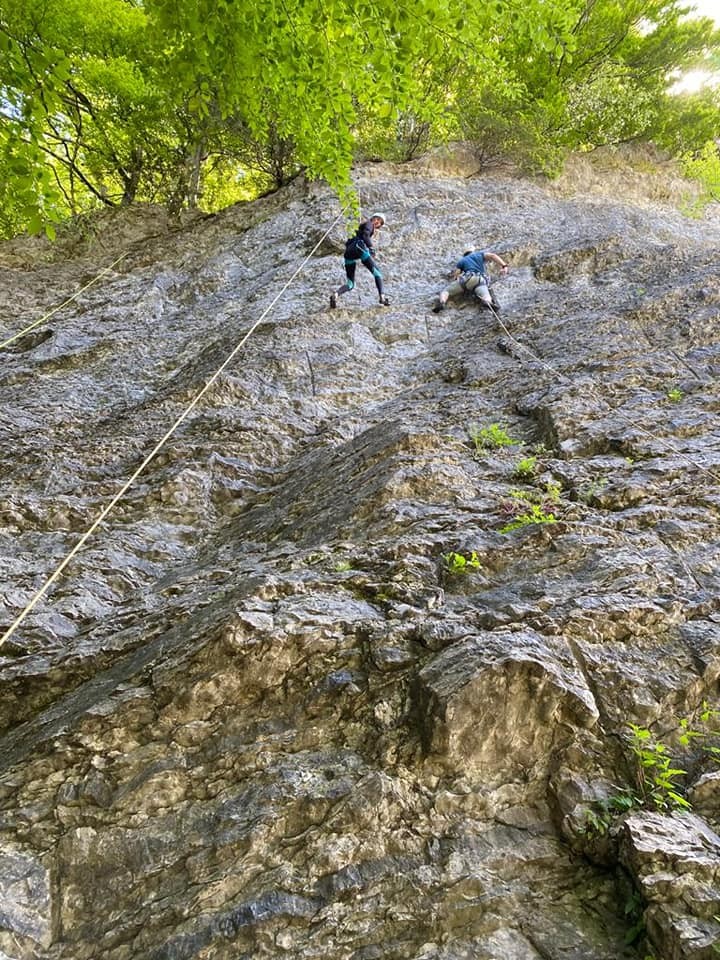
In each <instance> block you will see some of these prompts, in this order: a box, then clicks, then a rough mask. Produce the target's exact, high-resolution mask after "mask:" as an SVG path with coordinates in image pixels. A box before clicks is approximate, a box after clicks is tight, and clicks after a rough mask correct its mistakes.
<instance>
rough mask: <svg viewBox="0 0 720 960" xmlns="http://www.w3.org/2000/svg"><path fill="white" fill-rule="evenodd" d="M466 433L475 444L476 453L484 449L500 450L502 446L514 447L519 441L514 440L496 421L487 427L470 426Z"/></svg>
mask: <svg viewBox="0 0 720 960" xmlns="http://www.w3.org/2000/svg"><path fill="white" fill-rule="evenodd" d="M468 433H469V435H470V439H471V440H472V442H473V443H474V444H475V452H476V453H483V452H484V451H486V450H500V449H502V448H503V447H514V446H516V445H517V444H518V443H520V441H519V440H514V439H513V438H512V437H511V436H510V435H509V434H508V433H507V432H506V431H505V430H504V429H503V427H501V426H500V425H499V424H497V423H491V424H490V426H489V427H477V426H471V427H470V428H469V430H468Z"/></svg>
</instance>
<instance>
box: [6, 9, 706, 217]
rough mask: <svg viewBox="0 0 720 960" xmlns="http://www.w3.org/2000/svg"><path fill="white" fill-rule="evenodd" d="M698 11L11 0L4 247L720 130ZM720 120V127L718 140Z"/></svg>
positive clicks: (550, 163)
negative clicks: (363, 169) (691, 85)
mask: <svg viewBox="0 0 720 960" xmlns="http://www.w3.org/2000/svg"><path fill="white" fill-rule="evenodd" d="M685 9H686V8H685V7H684V5H683V3H682V0H553V2H552V3H549V2H547V0H493V2H491V3H489V4H476V5H470V6H468V5H467V4H460V3H459V0H414V2H413V3H412V4H409V3H407V2H406V0H373V2H372V3H370V4H365V5H357V4H347V3H346V2H345V0H3V5H2V8H0V173H1V174H2V175H3V176H4V178H5V182H6V183H8V184H9V185H10V187H11V189H10V190H7V191H5V196H4V198H3V200H2V201H0V230H1V231H2V232H3V233H4V234H6V235H7V234H11V233H13V232H15V231H16V230H18V229H20V228H22V227H28V228H30V229H33V230H37V229H39V228H41V227H42V226H45V227H46V228H47V229H48V230H49V232H51V231H52V226H51V224H52V222H53V221H54V220H58V219H60V218H62V217H64V216H67V215H68V214H73V213H78V212H83V211H86V210H88V209H91V208H92V207H93V206H101V205H102V206H115V205H119V204H123V203H125V204H127V203H131V202H133V201H136V200H143V201H155V202H161V203H164V204H167V205H168V206H169V207H170V209H173V210H179V209H180V208H181V207H183V206H194V205H197V204H200V205H203V206H205V208H212V209H215V208H217V207H218V206H220V205H222V204H224V203H228V202H232V201H233V200H235V199H238V198H240V197H245V196H251V195H253V194H257V193H258V192H262V191H264V190H267V189H271V188H273V187H276V186H278V185H281V184H283V183H286V182H288V180H290V179H291V178H292V177H294V176H296V175H297V174H298V173H299V172H304V173H305V174H306V175H308V176H310V177H320V178H324V179H326V180H327V181H328V182H329V183H330V184H332V185H333V186H334V187H335V188H336V189H337V190H338V191H339V192H340V193H341V195H343V196H346V197H350V196H351V189H350V187H351V177H350V171H351V166H352V162H353V160H354V158H356V157H362V156H365V157H367V156H371V157H376V156H377V157H381V158H391V159H398V160H404V159H409V158H411V157H414V156H417V155H418V154H419V153H421V152H423V151H424V150H426V149H428V148H429V147H431V146H433V145H435V144H437V143H441V142H443V141H446V140H448V139H451V138H456V137H463V138H465V139H469V140H472V141H474V142H475V143H476V144H477V149H478V153H479V155H480V156H482V157H484V158H495V157H501V156H502V157H508V156H509V157H511V158H512V159H513V160H514V161H515V162H521V163H524V164H525V165H526V166H527V167H529V168H530V169H534V170H542V171H545V172H548V173H554V172H556V171H557V170H558V169H559V168H560V165H561V163H562V160H563V157H564V155H565V153H566V151H567V150H570V149H578V148H580V149H588V148H592V147H594V146H597V145H599V144H607V143H618V142H621V141H624V140H628V139H632V138H635V137H642V136H653V137H655V138H656V139H658V141H659V142H661V143H663V144H665V145H667V146H669V147H670V148H672V149H673V150H675V151H676V152H680V150H681V149H682V152H687V150H688V149H689V148H688V142H689V141H690V142H691V143H692V147H691V148H690V149H692V150H697V151H700V150H702V149H703V146H704V144H705V143H706V142H707V139H708V138H709V137H712V136H716V135H717V104H716V103H715V102H712V103H711V102H710V101H709V100H708V99H707V98H705V99H703V98H695V99H692V98H685V99H683V100H682V101H678V100H677V99H676V98H673V97H672V96H670V95H669V94H668V89H669V85H670V83H671V77H672V76H673V72H676V71H677V70H679V69H683V68H685V67H688V66H691V65H696V64H697V63H698V62H700V61H702V60H703V58H705V60H708V58H709V61H712V58H713V56H714V57H717V56H718V34H717V33H715V32H713V26H712V23H711V22H710V21H709V20H702V19H689V20H688V19H683V18H682V16H681V14H682V12H683V11H684V10H685ZM713 125H715V126H714V127H713Z"/></svg>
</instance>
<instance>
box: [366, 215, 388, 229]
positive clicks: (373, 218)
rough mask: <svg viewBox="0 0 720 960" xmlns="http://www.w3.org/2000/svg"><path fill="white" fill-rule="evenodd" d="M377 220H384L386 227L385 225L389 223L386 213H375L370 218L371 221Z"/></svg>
mask: <svg viewBox="0 0 720 960" xmlns="http://www.w3.org/2000/svg"><path fill="white" fill-rule="evenodd" d="M375 218H377V219H378V220H382V222H383V226H385V224H386V223H387V217H386V216H385V214H384V213H374V214H373V215H372V216H371V217H370V219H371V220H375Z"/></svg>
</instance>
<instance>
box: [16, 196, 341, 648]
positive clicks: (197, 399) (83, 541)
mask: <svg viewBox="0 0 720 960" xmlns="http://www.w3.org/2000/svg"><path fill="white" fill-rule="evenodd" d="M344 214H345V209H343V210H341V211H340V213H339V215H338V216H337V217H336V218H335V220H334V221H333V222H332V223H331V224H330V226H329V227H328V229H327V230H326V231H325V233H324V234H323V235H322V237H320V239H319V240H318V242H317V243H316V244H315V246H314V247H313V248H312V250H311V251H310V253H308V255H307V256H306V257H305V259H304V260H303V261H302V263H301V264H300V266H299V267H298V268H297V269H296V270H295V272H294V273H293V275H292V276H291V277H290V279H289V280H288V281H287V282H286V283H285V284H284V285H283V286H282V287H281V288H280V290H279V291H278V293H277V294H276V296H275V298H274V299H273V300H272V301H271V302H270V304H269V305H268V306H267V307H266V308H265V310H263V312H262V314H261V315H260V316H259V317H258V319H257V320H256V321H255V322H254V323H253V324H252V326H251V327H250V329H249V330H248V331H247V333H246V334H245V335H244V336H243V337H242V339H241V340H240V341H239V342H238V343H237V345H236V346H235V347H234V349H233V350H232V352H231V353H230V354H228V356H227V357H226V358H225V360H224V361H223V362H222V364H221V365H220V366H219V367H218V369H217V370H216V371H215V373H214V374H213V375H212V376H211V377H210V379H209V380H208V381H207V383H206V384H205V386H204V387H203V388H202V389H201V390H200V391H199V392H198V393H197V394H196V395H195V396H194V397H193V399H192V400H191V402H190V403H189V404H188V406H187V407H186V408H185V410H183V412H182V413H181V414H180V416H179V417H178V418H177V419H176V420H175V422H174V423H173V424H172V426H171V427H170V428H169V429H168V430H167V431H166V432H165V434H164V435H163V436H162V437H161V438H160V440H158V442H157V443H156V444H155V446H154V447H153V449H152V450H151V451H150V453H149V454H148V455H147V456H146V457H145V459H144V460H143V462H142V463H141V464H140V466H139V467H138V468H137V470H136V471H135V472H134V473H133V474H132V476H131V477H130V478H129V479H128V480H126V481H125V483H124V484H123V485H122V487H121V488H120V490H119V491H118V492H117V493H116V494H115V496H114V497H113V498H112V500H111V501H110V502H109V503H108V504H107V506H106V507H104V509H103V510H102V511H101V512H100V514H99V515H98V517H97V519H96V520H95V521H94V522H93V523H92V525H91V526H90V527H89V529H88V530H87V531H86V532H85V533H84V534H83V535H82V537H80V539H79V540H78V542H77V543H76V544H75V546H74V547H73V548H72V550H71V551H70V553H68V555H67V556H66V557H65V559H64V560H63V561H62V563H60V564H59V566H58V567H57V568H56V569H55V570H54V572H53V573H52V574H51V575H50V576H49V577H48V578H47V580H46V581H45V583H44V584H43V585H42V587H41V588H40V589H39V590H38V591H37V592H36V593H35V595H34V596H33V597H32V598H31V599H30V601H29V602H28V603H27V604H26V606H25V607H24V609H23V610H22V611H21V612H20V614H19V615H18V616H17V617H16V618H15V620H13V622H12V624H11V625H10V627H9V628H8V629H7V630H6V631H5V633H4V634H3V635H2V637H0V647H2V646H3V644H5V643H6V642H7V641H8V640H9V639H10V637H11V636H12V635H13V634H14V633H15V631H16V630H17V628H18V627H19V626H20V624H21V623H22V622H23V621H24V620H25V618H26V617H27V616H28V614H29V613H30V612H31V611H32V610H33V609H34V608H35V606H36V605H37V604H38V603H39V602H40V600H41V599H42V598H43V597H44V596H45V594H46V593H47V591H48V590H49V589H50V587H51V586H52V585H53V583H55V582H56V580H58V579H59V577H60V576H61V574H62V572H63V571H64V570H65V568H66V567H67V566H68V564H69V563H70V562H71V561H72V560H73V558H74V557H75V556H76V555H77V554H78V553H79V551H80V550H81V549H82V548H83V546H84V545H85V544H86V543H87V541H88V540H89V539H90V537H91V536H92V535H93V533H94V532H95V531H96V530H97V528H98V527H99V526H100V524H101V523H102V522H103V520H105V518H106V517H107V516H108V514H109V513H110V511H111V510H112V509H113V507H114V506H115V504H116V503H117V502H118V501H119V500H121V499H122V497H124V496H125V494H126V493H127V492H128V490H129V489H130V488H131V487H132V485H133V484H134V483H135V481H136V480H137V478H138V477H139V476H140V474H141V473H142V472H143V470H144V469H145V468H146V467H147V466H148V464H149V463H150V462H151V461H152V460H153V459H154V458H155V457H156V456H157V454H158V453H159V452H160V450H161V449H162V448H163V447H164V446H165V444H166V443H167V441H168V440H169V439H170V437H171V436H172V435H173V434H174V433H175V431H176V430H177V428H178V427H179V426H180V424H181V423H182V422H183V421H184V420H185V419H186V418H187V417H188V415H189V414H190V413H191V412H192V411H193V410H194V409H195V407H196V406H197V404H198V403H199V402H200V400H201V399H202V398H203V397H204V396H205V394H206V393H207V392H208V390H210V388H211V387H212V386H213V384H214V383H215V382H216V381H217V379H218V377H219V376H220V375H221V374H222V373H223V371H224V370H225V369H226V368H227V367H228V365H229V364H230V363H232V361H233V360H234V358H235V357H236V356H237V354H238V353H239V351H240V350H241V349H242V347H244V346H245V344H246V343H247V341H248V340H249V338H250V337H251V336H252V334H253V333H254V332H255V330H257V328H258V327H259V326H260V324H261V323H262V321H263V320H264V319H265V317H266V316H267V315H268V313H269V312H270V310H271V309H272V308H273V307H274V306H275V304H276V303H277V302H278V300H279V299H280V297H281V296H282V295H283V293H285V291H286V290H287V288H288V287H289V286H290V284H291V283H292V282H293V281H294V280H295V278H296V277H297V276H298V275H299V274H300V272H301V271H302V270H303V268H304V266H305V264H306V263H307V262H308V260H309V259H310V258H311V257H312V255H313V254H314V253H315V251H316V250H317V249H318V247H319V246H320V245H321V244H322V242H323V241H324V240H325V238H326V237H327V236H328V235H329V234H330V232H331V231H332V230H333V228H334V227H335V225H336V224H337V223H338V221H339V220H340V219H341V218H342V217H343V216H344Z"/></svg>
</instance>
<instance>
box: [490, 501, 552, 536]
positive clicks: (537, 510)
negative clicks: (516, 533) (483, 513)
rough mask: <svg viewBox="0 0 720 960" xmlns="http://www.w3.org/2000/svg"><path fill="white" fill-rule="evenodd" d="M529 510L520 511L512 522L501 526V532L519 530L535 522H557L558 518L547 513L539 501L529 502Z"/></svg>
mask: <svg viewBox="0 0 720 960" xmlns="http://www.w3.org/2000/svg"><path fill="white" fill-rule="evenodd" d="M529 508H530V509H529V510H527V511H526V512H525V513H520V514H518V516H516V517H515V519H514V520H512V521H511V522H510V523H506V524H505V526H504V527H501V528H500V533H511V532H512V531H513V530H519V529H520V527H528V526H530V525H531V524H533V523H557V518H556V517H555V515H554V514H552V513H545V511H544V510H543V508H542V507H541V506H540V504H539V503H532V504H529Z"/></svg>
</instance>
